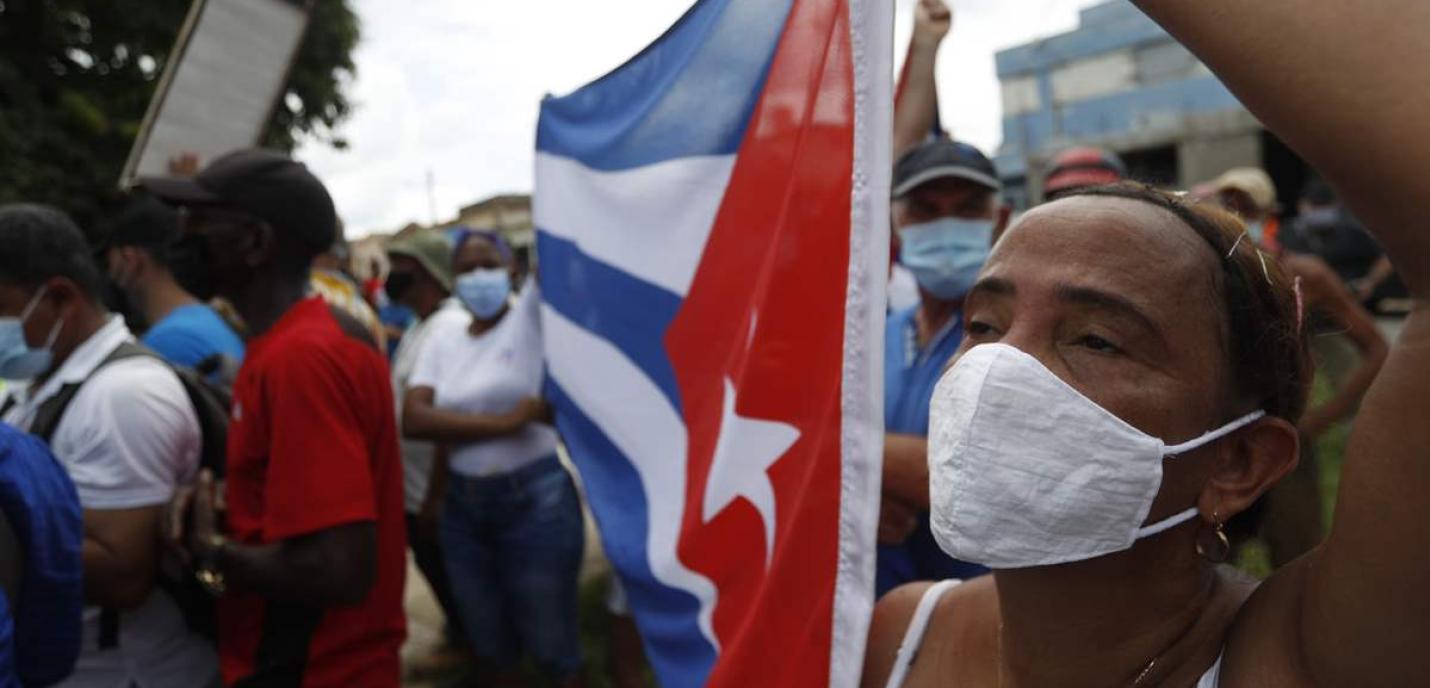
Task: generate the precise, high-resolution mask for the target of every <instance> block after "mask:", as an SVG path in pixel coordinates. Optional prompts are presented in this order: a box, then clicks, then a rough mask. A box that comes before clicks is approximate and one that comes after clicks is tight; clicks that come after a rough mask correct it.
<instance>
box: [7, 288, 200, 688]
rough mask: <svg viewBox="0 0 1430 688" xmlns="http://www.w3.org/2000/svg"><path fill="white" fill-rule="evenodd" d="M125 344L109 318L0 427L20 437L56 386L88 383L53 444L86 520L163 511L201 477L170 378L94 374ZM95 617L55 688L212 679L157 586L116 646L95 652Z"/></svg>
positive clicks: (145, 368) (123, 366)
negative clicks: (109, 513) (99, 514)
mask: <svg viewBox="0 0 1430 688" xmlns="http://www.w3.org/2000/svg"><path fill="white" fill-rule="evenodd" d="M132 340H133V336H132V335H131V334H130V333H129V329H128V328H126V327H125V326H124V321H123V320H122V319H121V318H119V317H118V316H112V317H111V318H110V321H109V323H108V324H106V325H105V326H104V327H103V328H101V329H100V330H99V331H98V332H96V333H95V334H94V335H93V336H91V337H90V338H89V339H87V340H85V342H84V343H83V344H81V345H80V346H79V347H77V348H76V349H75V350H74V352H73V353H71V354H70V356H69V358H67V359H66V360H65V362H64V365H62V366H60V368H59V370H57V371H55V373H54V374H53V375H51V376H50V378H49V379H47V380H46V381H45V382H44V384H42V385H40V386H39V387H38V388H37V389H24V390H14V391H15V399H16V401H17V405H16V406H15V407H14V408H12V409H11V410H10V411H9V412H7V413H6V414H5V421H6V422H8V423H11V424H12V425H15V426H17V427H19V428H21V429H26V430H27V429H29V426H30V424H31V423H32V422H33V421H34V417H35V412H36V411H37V410H38V408H39V406H40V405H41V404H43V403H44V402H45V401H46V400H48V399H50V398H51V397H53V396H54V395H55V394H56V393H58V392H59V391H60V388H61V387H63V386H64V385H67V384H71V383H77V382H80V381H84V380H85V379H86V378H89V379H88V380H87V381H85V382H84V384H83V386H81V387H80V390H79V392H78V393H77V394H76V395H75V397H74V399H73V400H72V401H71V402H70V404H69V407H68V408H67V409H66V410H65V413H64V416H63V417H61V419H60V423H59V425H58V426H57V427H56V428H55V433H54V436H53V437H52V438H51V441H50V447H51V450H52V451H53V452H54V454H55V456H56V457H57V458H58V459H59V460H60V463H61V464H63V465H64V467H65V470H66V471H67V472H68V473H69V476H70V479H71V480H73V481H74V484H75V488H76V490H77V491H78V492H79V500H80V505H81V506H83V507H84V509H85V511H86V512H89V511H104V510H113V509H133V508H139V507H146V506H155V505H160V504H165V503H167V502H168V501H169V499H171V498H172V497H173V495H174V488H175V487H176V486H178V485H179V484H182V483H187V482H191V481H192V480H193V479H194V475H195V473H196V472H197V470H198V462H199V450H200V447H201V443H202V437H201V436H200V434H199V421H198V417H197V416H196V415H195V414H194V409H193V406H192V405H191V404H190V403H189V398H188V395H187V394H185V392H184V387H183V384H182V383H181V382H179V378H178V376H176V375H175V374H174V371H172V370H170V369H169V367H168V366H167V365H165V364H164V363H163V362H162V361H160V360H158V359H153V358H148V357H142V358H129V359H125V360H122V361H116V362H114V363H112V364H110V365H107V366H105V367H104V368H103V369H101V370H99V371H98V372H95V368H96V367H98V366H99V364H100V362H102V361H103V360H104V359H105V357H107V356H108V355H109V354H110V353H111V352H112V351H114V349H115V348H116V347H118V346H119V345H120V344H122V343H124V342H126V341H132ZM91 374H93V377H91ZM32 392H33V393H32ZM156 537H157V535H156ZM99 617H100V609H99V608H98V607H86V608H85V610H84V637H83V645H81V648H80V656H79V661H78V662H77V663H76V664H75V671H74V673H73V674H71V675H70V677H69V678H68V679H66V680H65V681H64V682H62V683H60V685H61V686H65V687H66V688H130V687H131V686H137V687H138V688H171V687H172V688H188V687H190V686H203V685H206V684H208V683H209V682H211V681H212V680H214V679H215V678H216V677H217V675H218V659H217V657H216V656H215V654H214V650H213V647H212V646H211V645H209V644H208V643H207V642H205V641H204V640H202V639H201V638H199V637H198V636H196V635H193V634H192V633H190V632H189V630H188V627H187V626H186V625H185V623H184V619H183V615H182V614H181V613H180V612H179V609H178V607H177V605H175V604H174V602H173V600H172V599H171V598H170V597H169V596H168V594H166V593H164V592H162V591H160V590H158V589H157V588H156V589H155V590H154V591H153V592H152V593H151V594H150V595H149V599H147V600H145V601H144V603H143V604H141V605H139V606H138V607H137V608H135V609H133V610H130V611H127V612H123V613H122V614H121V615H120V619H119V643H118V647H116V648H113V649H108V650H100V649H99Z"/></svg>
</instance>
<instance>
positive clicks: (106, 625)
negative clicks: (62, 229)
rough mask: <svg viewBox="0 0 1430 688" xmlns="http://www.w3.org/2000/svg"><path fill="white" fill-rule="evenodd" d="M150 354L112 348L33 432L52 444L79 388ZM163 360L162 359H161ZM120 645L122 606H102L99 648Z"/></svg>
mask: <svg viewBox="0 0 1430 688" xmlns="http://www.w3.org/2000/svg"><path fill="white" fill-rule="evenodd" d="M140 356H147V357H150V358H155V359H158V358H159V357H158V355H156V354H155V353H154V352H152V351H150V350H149V349H146V348H144V347H143V346H141V345H139V344H137V343H135V342H130V341H126V342H124V343H123V344H120V345H119V346H117V347H115V348H114V350H113V351H111V352H109V355H108V356H105V357H104V360H102V361H100V362H99V365H97V366H95V367H94V370H93V371H91V372H90V374H89V375H88V376H86V377H85V379H83V380H80V381H79V382H71V383H69V384H66V385H64V386H62V387H60V391H58V392H56V393H55V395H54V396H52V397H50V398H49V399H46V400H45V402H44V403H43V404H40V407H39V408H38V409H36V410H35V419H34V420H33V421H32V422H31V423H30V434H32V435H34V436H36V437H38V438H40V439H41V440H43V441H44V443H45V444H49V443H50V440H52V439H53V438H54V435H55V431H56V430H58V429H59V427H60V421H61V420H63V419H64V416H65V411H66V410H68V409H69V406H70V404H71V403H72V402H73V401H74V399H75V397H76V396H78V395H79V390H80V389H81V388H82V387H84V383H85V382H88V381H89V380H90V379H91V378H93V377H94V376H95V374H97V373H98V372H99V371H100V369H102V368H104V367H105V366H107V365H109V364H111V363H114V362H115V361H123V360H125V359H130V358H139V357H140ZM160 360H162V359H160ZM118 646H119V610H117V609H114V608H112V607H104V608H102V609H100V610H99V649H101V650H108V649H112V648H115V647H118Z"/></svg>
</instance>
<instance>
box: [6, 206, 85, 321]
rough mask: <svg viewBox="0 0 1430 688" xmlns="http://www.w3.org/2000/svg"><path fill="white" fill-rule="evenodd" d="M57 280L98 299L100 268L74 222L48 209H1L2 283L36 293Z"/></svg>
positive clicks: (44, 207) (21, 207) (33, 207)
mask: <svg viewBox="0 0 1430 688" xmlns="http://www.w3.org/2000/svg"><path fill="white" fill-rule="evenodd" d="M55 277H64V278H66V279H68V280H70V281H71V282H74V283H75V285H77V286H78V287H79V288H80V290H81V291H83V292H84V294H85V295H86V296H88V297H90V298H91V299H98V298H99V294H100V288H101V284H102V281H101V280H100V276H99V268H98V267H97V266H96V265H95V263H94V256H92V255H90V249H89V244H87V243H86V242H85V239H84V234H83V233H82V232H80V229H79V227H78V226H77V225H75V223H74V220H71V219H70V218H69V216H68V215H65V214H64V213H63V212H60V211H59V210H56V209H55V208H51V207H49V206H43V205H31V204H26V203H14V204H7V205H0V282H4V283H6V284H11V285H16V286H21V287H25V288H27V289H35V288H38V287H39V286H40V285H41V284H43V283H44V282H45V281H47V280H50V279H53V278H55Z"/></svg>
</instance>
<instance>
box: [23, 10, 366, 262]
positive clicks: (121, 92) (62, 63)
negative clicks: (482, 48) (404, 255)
mask: <svg viewBox="0 0 1430 688" xmlns="http://www.w3.org/2000/svg"><path fill="white" fill-rule="evenodd" d="M189 4H190V0H0V203H8V202H16V201H24V202H35V203H48V204H50V205H54V206H57V207H60V208H63V209H64V210H66V211H68V212H69V213H70V214H71V215H73V216H74V218H75V220H76V221H78V222H79V223H80V225H81V226H82V227H84V228H85V229H86V231H88V232H91V234H92V236H93V232H94V231H95V228H96V227H97V226H99V225H100V224H101V223H102V221H103V219H104V218H105V217H106V216H107V215H108V214H109V213H111V212H113V211H114V209H115V208H116V207H117V206H118V204H119V203H120V201H121V197H120V192H119V190H118V189H117V187H116V184H117V182H118V179H119V173H120V171H121V170H122V169H123V167H124V161H125V158H126V157H127V156H128V154H129V148H130V146H131V145H132V144H133V142H134V138H135V136H136V135H137V134H138V131H139V125H140V123H141V122H142V120H143V118H144V111H145V109H146V108H147V107H148V104H149V99H150V97H151V96H152V95H153V93H154V87H155V85H156V84H157V82H158V79H159V74H160V72H161V71H162V69H163V65H164V61H165V59H166V58H167V57H168V53H169V51H170V50H171V49H172V48H173V46H174V41H175V39H176V38H177V36H178V33H179V27H180V26H181V25H182V24H183V21H184V17H185V15H186V14H187V12H188V9H189ZM312 12H313V14H312V20H311V22H310V23H309V26H308V33H307V35H306V36H305V37H304V40H303V46H302V48H301V49H300V50H299V54H298V59H297V61H296V62H295V63H294V65H293V69H292V70H291V72H290V73H289V76H288V84H287V88H286V91H285V95H284V97H283V98H282V99H281V100H280V102H279V103H278V105H277V107H275V108H274V114H273V120H272V121H271V122H270V123H269V127H268V131H267V134H266V136H265V138H264V143H265V144H266V145H269V146H273V147H277V148H282V149H285V150H288V149H291V148H292V147H293V145H294V142H295V141H296V140H297V139H298V138H300V137H306V138H316V139H318V140H322V141H326V142H328V143H330V144H332V145H334V146H337V147H342V146H344V145H346V144H345V142H344V141H343V140H342V139H341V138H340V137H339V136H338V135H337V134H336V133H335V132H336V128H337V126H338V125H339V124H340V123H341V122H342V121H343V120H344V119H345V118H346V117H347V115H348V112H349V108H350V104H349V102H348V100H347V97H346V96H345V94H344V87H345V86H346V84H347V83H349V82H350V80H351V77H352V75H353V73H354V66H353V62H352V51H353V48H354V47H355V46H356V45H357V42H358V20H357V17H356V15H354V14H353V12H352V9H351V8H350V7H349V3H348V0H316V2H315V3H314V5H313V10H312Z"/></svg>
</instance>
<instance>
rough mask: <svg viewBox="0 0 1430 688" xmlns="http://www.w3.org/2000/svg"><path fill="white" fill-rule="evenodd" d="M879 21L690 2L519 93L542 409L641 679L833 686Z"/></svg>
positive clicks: (879, 132)
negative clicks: (609, 50)
mask: <svg viewBox="0 0 1430 688" xmlns="http://www.w3.org/2000/svg"><path fill="white" fill-rule="evenodd" d="M892 6H893V3H890V2H888V1H887V0H700V1H699V2H697V3H696V4H695V6H694V7H692V8H691V9H690V10H689V12H687V13H686V14H685V16H684V17H682V18H681V19H680V20H679V21H678V22H677V23H676V24H675V25H674V26H673V27H671V28H670V29H669V30H668V31H667V32H666V33H665V35H663V36H662V37H661V38H660V39H658V40H657V41H656V42H655V43H654V44H652V45H650V46H649V47H647V48H646V49H645V50H643V51H642V52H641V53H640V54H638V55H637V56H636V57H634V58H632V59H631V60H630V61H629V62H627V63H626V64H624V65H622V66H621V67H619V68H617V69H616V70H615V71H613V72H611V73H609V74H607V75H606V76H604V77H602V78H601V79H599V80H597V81H595V82H593V83H591V84H589V85H587V86H585V87H583V88H581V89H579V90H577V91H576V92H574V93H572V94H570V95H568V96H565V97H561V98H548V99H546V101H545V102H544V103H543V104H542V107H541V119H540V124H539V126H538V134H537V155H536V191H535V200H534V209H533V212H534V221H535V224H536V227H537V252H538V253H537V255H538V261H539V279H540V284H541V298H542V330H543V334H544V338H545V347H546V356H547V365H548V376H549V382H548V389H547V391H546V393H547V395H548V398H549V399H550V400H551V402H552V403H553V405H554V406H555V409H556V412H557V425H558V427H559V429H560V431H561V434H562V437H563V438H564V440H565V442H566V445H567V448H568V450H569V451H570V453H571V456H572V457H573V459H574V461H575V463H576V465H577V467H578V468H579V469H580V471H581V476H582V479H583V481H584V483H585V487H586V494H587V497H588V499H589V502H590V504H591V507H592V510H593V512H594V513H595V516H596V520H597V523H598V525H599V528H600V531H601V535H602V539H603V541H604V544H605V548H606V552H607V555H608V556H609V558H610V560H611V562H612V564H613V565H614V566H615V568H616V570H617V571H618V572H619V574H620V576H621V579H622V581H623V583H624V584H625V587H626V591H627V594H628V596H629V600H630V605H631V609H632V612H633V613H634V615H635V618H636V622H637V624H638V626H639V628H640V630H641V633H642V636H643V638H644V640H645V645H646V650H647V654H648V656H649V657H650V659H651V662H652V664H653V666H654V668H655V670H656V673H657V675H658V677H659V679H660V682H661V684H662V685H664V686H668V687H681V686H705V685H710V686H742V687H743V686H823V685H833V686H850V687H852V686H855V685H857V683H858V679H859V674H860V670H861V664H862V660H863V654H864V643H865V635H866V631H867V624H868V619H869V615H870V612H871V609H872V606H873V567H874V550H875V543H874V539H875V528H876V524H877V520H878V502H879V499H878V490H879V470H880V468H879V467H880V460H881V455H882V430H883V428H882V404H881V402H880V400H881V395H882V369H881V367H880V366H881V365H882V360H883V353H882V342H883V318H884V285H885V282H886V279H887V277H888V273H887V270H888V253H887V252H888V246H889V241H888V198H889V181H888V177H889V170H890V165H891V161H890V159H889V155H890V152H889V148H890V140H889V139H890V131H891V130H890V122H891V113H890V111H891V109H892V97H893V94H892V85H891V81H892V78H891V73H892V65H891V52H892V51H891V36H892Z"/></svg>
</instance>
